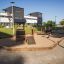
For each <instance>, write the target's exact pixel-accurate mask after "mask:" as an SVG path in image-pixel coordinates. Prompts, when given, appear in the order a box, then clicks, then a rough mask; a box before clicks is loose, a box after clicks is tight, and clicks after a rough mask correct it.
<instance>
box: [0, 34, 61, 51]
mask: <svg viewBox="0 0 64 64" xmlns="http://www.w3.org/2000/svg"><path fill="white" fill-rule="evenodd" d="M30 36H32V35H26V37H30ZM33 37H34V40H35V44H28V43H27V42H25V43H24V44H21V42H20V43H18V42H17V43H16V42H15V41H11V40H10V39H4V40H3V41H4V42H3V41H0V43H2V42H3V43H4V45H5V44H6V43H7V44H8V45H9V44H11V43H12V45H15V46H12V45H11V46H12V47H11V49H12V50H42V49H52V48H53V47H55V46H56V45H57V44H58V42H59V41H60V40H62V38H54V37H49V38H47V35H37V34H34V35H33Z"/></svg>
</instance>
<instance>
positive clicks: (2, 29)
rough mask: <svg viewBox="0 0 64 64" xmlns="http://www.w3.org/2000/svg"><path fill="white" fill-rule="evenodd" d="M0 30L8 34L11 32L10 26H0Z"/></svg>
mask: <svg viewBox="0 0 64 64" xmlns="http://www.w3.org/2000/svg"><path fill="white" fill-rule="evenodd" d="M0 32H3V33H6V34H9V35H12V34H13V32H12V29H11V28H0Z"/></svg>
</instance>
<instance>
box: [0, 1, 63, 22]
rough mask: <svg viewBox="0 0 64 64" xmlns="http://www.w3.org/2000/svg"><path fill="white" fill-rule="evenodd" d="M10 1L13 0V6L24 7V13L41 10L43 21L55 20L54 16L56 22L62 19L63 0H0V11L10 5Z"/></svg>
mask: <svg viewBox="0 0 64 64" xmlns="http://www.w3.org/2000/svg"><path fill="white" fill-rule="evenodd" d="M11 1H14V2H15V4H14V5H15V6H17V7H21V8H24V13H25V15H28V14H29V13H31V12H41V13H42V17H43V21H44V22H46V21H48V20H52V21H55V16H56V23H59V22H60V21H61V20H62V19H64V0H1V1H0V12H2V9H5V8H7V7H9V6H11V3H10V2H11Z"/></svg>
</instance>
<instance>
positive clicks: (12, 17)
mask: <svg viewBox="0 0 64 64" xmlns="http://www.w3.org/2000/svg"><path fill="white" fill-rule="evenodd" d="M14 3H15V2H11V4H12V22H13V36H14V34H15V28H14V6H13V4H14Z"/></svg>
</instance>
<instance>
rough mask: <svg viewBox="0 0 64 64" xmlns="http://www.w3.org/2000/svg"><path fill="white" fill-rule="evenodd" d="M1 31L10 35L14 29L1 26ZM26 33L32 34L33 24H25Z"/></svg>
mask: <svg viewBox="0 0 64 64" xmlns="http://www.w3.org/2000/svg"><path fill="white" fill-rule="evenodd" d="M15 30H16V29H15ZM34 31H35V32H36V31H37V28H34ZM0 32H3V33H6V34H9V35H13V29H12V28H0ZM15 33H16V32H15ZM25 34H32V28H31V26H25Z"/></svg>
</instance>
